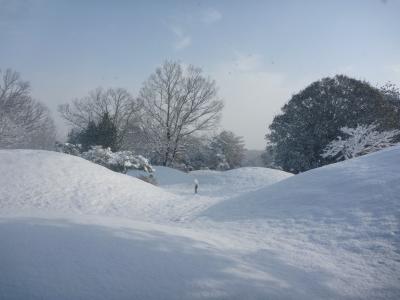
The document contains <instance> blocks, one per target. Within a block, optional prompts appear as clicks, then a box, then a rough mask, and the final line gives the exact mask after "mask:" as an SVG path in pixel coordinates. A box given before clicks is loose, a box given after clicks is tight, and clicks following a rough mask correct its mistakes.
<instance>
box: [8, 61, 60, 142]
mask: <svg viewBox="0 0 400 300" xmlns="http://www.w3.org/2000/svg"><path fill="white" fill-rule="evenodd" d="M54 140H55V127H54V123H53V120H52V118H51V117H50V113H49V111H48V109H47V108H46V107H45V106H44V105H43V104H41V103H39V102H37V101H35V100H34V99H32V97H31V95H30V86H29V83H28V82H26V81H23V80H21V78H20V75H19V74H18V73H17V72H14V71H12V70H10V69H7V70H6V71H5V72H2V71H1V70H0V148H32V149H50V148H51V147H52V146H53V144H54Z"/></svg>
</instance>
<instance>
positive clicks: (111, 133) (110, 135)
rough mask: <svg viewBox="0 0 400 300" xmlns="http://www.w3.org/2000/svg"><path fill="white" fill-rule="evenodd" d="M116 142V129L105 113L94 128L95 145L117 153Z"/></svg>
mask: <svg viewBox="0 0 400 300" xmlns="http://www.w3.org/2000/svg"><path fill="white" fill-rule="evenodd" d="M117 141H118V136H117V128H116V127H115V125H114V123H113V122H112V120H111V118H110V115H109V114H108V113H107V112H106V113H104V115H103V117H102V118H101V120H100V122H99V124H98V125H97V127H96V145H101V146H103V147H104V148H108V147H110V148H111V150H112V151H117V150H118V148H119V147H118V145H117Z"/></svg>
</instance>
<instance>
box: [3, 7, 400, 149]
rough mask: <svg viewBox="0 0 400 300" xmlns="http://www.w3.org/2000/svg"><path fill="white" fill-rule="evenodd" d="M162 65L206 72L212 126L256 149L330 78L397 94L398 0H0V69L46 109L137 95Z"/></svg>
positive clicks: (399, 77)
mask: <svg viewBox="0 0 400 300" xmlns="http://www.w3.org/2000/svg"><path fill="white" fill-rule="evenodd" d="M165 59H173V60H179V61H181V62H182V63H185V64H193V65H195V66H199V67H201V68H202V69H203V70H204V73H205V74H206V75H209V76H211V77H212V78H213V79H215V80H216V81H217V85H218V86H219V95H220V97H221V98H222V99H224V101H225V109H224V111H223V119H222V123H221V128H224V129H228V130H232V131H233V132H235V133H236V134H238V135H241V136H243V137H244V138H245V141H246V146H247V147H248V148H249V149H263V148H264V147H265V140H264V135H265V133H266V131H267V127H268V125H269V124H270V123H271V121H272V118H273V116H274V115H275V114H277V113H278V112H279V110H280V107H281V106H282V105H283V104H284V103H285V102H287V101H288V100H289V99H290V96H291V95H292V94H294V93H297V92H298V91H299V90H300V89H302V88H304V87H305V86H306V85H308V84H309V83H311V82H313V81H315V80H317V79H320V78H322V77H325V76H331V75H334V74H337V73H341V74H347V75H349V76H353V77H355V78H358V79H365V80H367V81H369V82H371V83H372V84H373V85H382V84H383V83H385V82H387V81H391V82H393V83H395V84H397V85H398V86H400V0H386V1H379V0H370V1H368V0H360V1H350V0H344V1H321V0H315V1H311V0H310V1H307V0H304V1H295V0H293V1H261V0H260V1H217V0H214V1H200V0H198V1H161V0H160V1H85V0H76V1H73V0H65V1H61V0H60V1H58V0H48V1H44V0H37V1H34V0H21V1H18V0H0V68H2V69H5V68H12V69H14V70H16V71H18V72H20V73H21V75H22V77H23V79H24V80H28V81H30V82H31V85H32V92H33V95H34V97H35V98H37V99H38V100H41V101H42V102H44V103H46V104H47V105H48V106H49V107H50V109H51V110H52V111H53V116H54V117H55V118H56V122H57V125H58V127H59V132H60V135H62V134H64V133H65V132H66V128H65V126H64V125H63V122H62V121H61V120H60V118H59V117H58V116H57V112H56V108H57V105H58V104H60V103H65V102H68V101H70V100H71V99H73V98H77V97H82V96H85V95H86V94H87V93H88V91H90V90H92V89H94V88H96V87H98V86H103V87H105V88H107V87H124V88H126V89H128V90H129V91H130V92H131V93H132V94H133V95H137V94H138V91H139V89H140V86H141V84H142V83H143V81H144V80H146V79H147V77H148V76H149V75H150V74H151V73H152V72H153V71H154V70H155V68H156V67H157V66H158V65H160V64H161V63H162V62H163V61H164V60H165Z"/></svg>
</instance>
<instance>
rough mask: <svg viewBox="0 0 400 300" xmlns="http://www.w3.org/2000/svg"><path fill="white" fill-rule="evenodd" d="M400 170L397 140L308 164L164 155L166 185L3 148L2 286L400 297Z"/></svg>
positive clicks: (19, 292)
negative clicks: (183, 165)
mask: <svg viewBox="0 0 400 300" xmlns="http://www.w3.org/2000/svg"><path fill="white" fill-rule="evenodd" d="M156 172H157V171H156ZM399 174H400V147H393V148H390V149H387V150H384V151H380V152H378V153H375V154H371V155H367V156H364V157H361V158H358V159H353V160H349V161H346V162H343V163H338V164H334V165H331V166H327V167H323V168H320V169H315V170H312V171H309V172H305V173H303V174H300V175H296V176H291V174H287V173H284V172H280V171H276V170H269V169H265V168H240V169H236V170H232V171H228V172H215V171H196V172H191V173H189V174H186V173H182V172H179V171H176V170H172V169H169V168H159V170H158V176H159V178H158V180H159V181H160V182H161V184H160V187H155V186H152V185H150V184H147V183H145V182H142V181H139V180H137V179H135V178H132V176H127V175H122V174H117V173H114V172H111V171H109V170H107V169H105V168H103V167H100V166H97V165H94V164H92V163H90V162H88V161H85V160H83V159H80V158H77V157H73V156H69V155H64V154H60V153H54V152H46V151H29V150H9V151H0V241H1V243H0V270H1V272H0V299H160V298H162V299H399V298H400V271H399V270H400V238H399V236H400V206H399V202H400V196H399V195H400V175H399ZM194 178H197V179H198V180H199V181H200V188H199V194H197V195H194V194H193V180H194ZM89 215H90V216H89ZM138 220H139V221H138Z"/></svg>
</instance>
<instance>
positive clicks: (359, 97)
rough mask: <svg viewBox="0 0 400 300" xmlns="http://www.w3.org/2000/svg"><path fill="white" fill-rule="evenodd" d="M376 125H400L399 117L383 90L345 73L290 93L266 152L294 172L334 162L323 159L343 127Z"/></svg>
mask: <svg viewBox="0 0 400 300" xmlns="http://www.w3.org/2000/svg"><path fill="white" fill-rule="evenodd" d="M372 123H375V124H379V128H378V129H379V130H390V129H396V128H399V125H400V123H399V115H398V114H397V113H396V109H394V106H393V104H392V103H391V102H390V101H388V100H387V97H385V96H384V95H383V93H382V92H381V91H380V90H378V89H376V88H373V87H372V86H371V85H370V84H368V83H367V82H365V81H359V80H356V79H352V78H349V77H346V76H343V75H337V76H335V77H333V78H324V79H322V80H319V81H316V82H314V83H312V84H311V85H309V86H308V87H307V88H305V89H304V90H303V91H301V92H300V93H298V94H296V95H294V96H293V97H292V98H291V99H290V101H289V102H288V103H287V104H286V105H284V107H283V108H282V113H281V114H280V115H277V116H276V117H275V118H274V120H273V122H272V124H271V125H270V127H269V128H270V133H269V134H268V135H267V140H268V142H269V145H268V147H267V150H268V151H270V153H272V154H273V156H274V161H275V164H276V165H278V166H280V167H281V168H282V169H283V170H285V171H289V172H293V173H298V172H302V171H306V170H309V169H312V168H316V167H320V166H323V165H326V164H329V163H332V162H334V159H333V158H331V157H322V156H321V154H322V152H323V149H324V148H325V147H326V145H327V144H328V143H329V142H331V141H332V140H334V139H335V138H336V137H338V136H340V135H341V131H340V129H341V128H342V127H345V126H347V127H353V128H354V127H357V125H358V124H372Z"/></svg>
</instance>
